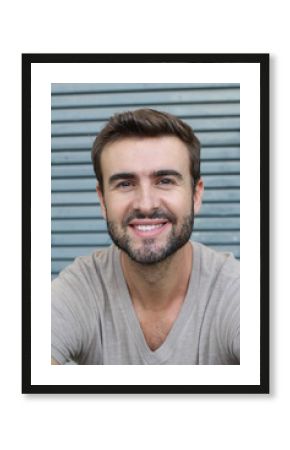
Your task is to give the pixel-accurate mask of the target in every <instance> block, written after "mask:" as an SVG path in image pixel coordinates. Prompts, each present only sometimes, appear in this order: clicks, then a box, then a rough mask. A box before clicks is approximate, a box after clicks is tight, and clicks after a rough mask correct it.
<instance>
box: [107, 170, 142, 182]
mask: <svg viewBox="0 0 290 450" xmlns="http://www.w3.org/2000/svg"><path fill="white" fill-rule="evenodd" d="M135 177H136V175H135V174H134V173H132V172H119V173H114V174H113V175H111V176H110V178H109V184H113V183H114V181H118V180H131V179H132V178H135Z"/></svg>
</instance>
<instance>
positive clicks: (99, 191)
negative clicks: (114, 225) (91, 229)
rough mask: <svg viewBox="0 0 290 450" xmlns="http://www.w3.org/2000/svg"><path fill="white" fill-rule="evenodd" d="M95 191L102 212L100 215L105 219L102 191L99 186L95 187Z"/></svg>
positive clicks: (105, 212)
mask: <svg viewBox="0 0 290 450" xmlns="http://www.w3.org/2000/svg"><path fill="white" fill-rule="evenodd" d="M96 191H97V194H98V197H99V200H100V204H101V210H102V214H103V217H104V219H107V211H106V206H105V200H104V194H103V192H102V189H101V188H100V186H99V185H98V184H97V187H96Z"/></svg>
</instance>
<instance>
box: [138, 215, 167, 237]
mask: <svg viewBox="0 0 290 450" xmlns="http://www.w3.org/2000/svg"><path fill="white" fill-rule="evenodd" d="M169 224H170V222H169V221H168V220H166V219H134V220H132V221H131V222H130V223H129V226H130V228H132V229H133V231H134V233H135V234H137V235H138V236H140V237H153V236H156V235H157V234H159V233H161V232H162V231H163V230H164V229H165V227H166V228H167V225H169Z"/></svg>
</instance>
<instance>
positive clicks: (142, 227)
mask: <svg viewBox="0 0 290 450" xmlns="http://www.w3.org/2000/svg"><path fill="white" fill-rule="evenodd" d="M163 225H164V224H163V223H158V224H157V225H136V228H137V230H139V231H152V230H156V228H161V227H162V226H163Z"/></svg>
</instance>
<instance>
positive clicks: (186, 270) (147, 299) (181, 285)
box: [121, 242, 192, 312]
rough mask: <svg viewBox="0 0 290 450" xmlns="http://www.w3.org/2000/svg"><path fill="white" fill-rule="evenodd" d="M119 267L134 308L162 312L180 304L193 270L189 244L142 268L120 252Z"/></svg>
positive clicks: (142, 265)
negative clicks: (175, 304) (160, 260)
mask: <svg viewBox="0 0 290 450" xmlns="http://www.w3.org/2000/svg"><path fill="white" fill-rule="evenodd" d="M121 265H122V269H123V273H124V277H125V280H126V283H127V286H128V289H129V292H130V296H131V299H132V302H133V304H134V306H135V307H136V306H138V307H139V308H142V309H144V310H148V311H156V312H157V311H162V310H166V309H167V308H170V307H171V306H172V305H173V304H174V303H179V304H182V302H183V300H184V298H185V295H186V292H187V288H188V284H189V280H190V275H191V270H192V245H191V244H190V243H189V242H188V243H187V244H186V245H185V246H183V247H182V248H181V249H179V250H178V251H177V252H175V253H174V254H173V255H172V256H170V257H168V258H166V259H165V260H164V261H162V262H160V263H157V264H152V265H144V264H139V263H136V262H134V261H133V260H132V259H131V258H130V257H129V256H128V255H127V254H125V253H124V252H121Z"/></svg>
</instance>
